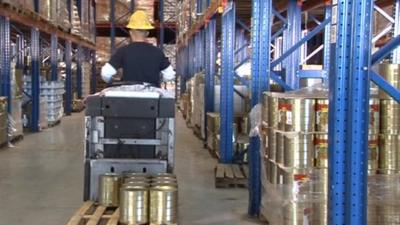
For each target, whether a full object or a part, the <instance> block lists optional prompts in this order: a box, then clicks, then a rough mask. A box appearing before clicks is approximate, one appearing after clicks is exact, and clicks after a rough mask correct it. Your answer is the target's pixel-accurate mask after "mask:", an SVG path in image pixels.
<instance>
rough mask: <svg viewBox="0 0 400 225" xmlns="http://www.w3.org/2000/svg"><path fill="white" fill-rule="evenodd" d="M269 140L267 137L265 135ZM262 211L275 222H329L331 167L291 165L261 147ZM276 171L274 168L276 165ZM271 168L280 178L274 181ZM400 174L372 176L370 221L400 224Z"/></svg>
mask: <svg viewBox="0 0 400 225" xmlns="http://www.w3.org/2000/svg"><path fill="white" fill-rule="evenodd" d="M262 142H265V138H262ZM260 154H261V158H262V159H263V160H262V161H263V163H262V164H261V165H262V170H261V181H262V201H261V214H262V215H263V217H265V218H266V219H267V220H268V222H269V224H271V225H281V224H293V225H295V224H304V225H326V224H327V214H328V210H327V203H328V200H327V199H328V198H327V197H328V196H327V195H328V169H327V168H325V169H317V168H312V167H311V168H289V167H284V166H283V165H282V164H279V163H276V162H275V161H272V160H269V159H268V158H266V157H265V155H266V148H265V143H263V144H262V145H261V148H260ZM271 165H273V166H275V170H276V171H271V170H272V168H273V167H272V166H271ZM271 172H275V173H276V179H277V182H275V183H273V182H271V181H270V174H271ZM399 199H400V174H395V175H379V174H378V175H371V176H369V177H368V225H378V224H379V225H395V224H400V213H399V211H400V201H399Z"/></svg>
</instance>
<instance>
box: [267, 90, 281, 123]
mask: <svg viewBox="0 0 400 225" xmlns="http://www.w3.org/2000/svg"><path fill="white" fill-rule="evenodd" d="M266 107H267V111H268V120H267V121H268V126H269V127H272V128H278V123H279V102H278V98H277V97H274V96H271V95H268V97H267V105H266Z"/></svg>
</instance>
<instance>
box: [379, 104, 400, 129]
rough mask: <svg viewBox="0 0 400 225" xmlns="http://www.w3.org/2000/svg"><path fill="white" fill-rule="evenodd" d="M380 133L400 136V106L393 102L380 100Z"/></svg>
mask: <svg viewBox="0 0 400 225" xmlns="http://www.w3.org/2000/svg"><path fill="white" fill-rule="evenodd" d="M380 117H381V133H383V134H400V104H399V103H397V102H396V101H394V100H381V115H380Z"/></svg>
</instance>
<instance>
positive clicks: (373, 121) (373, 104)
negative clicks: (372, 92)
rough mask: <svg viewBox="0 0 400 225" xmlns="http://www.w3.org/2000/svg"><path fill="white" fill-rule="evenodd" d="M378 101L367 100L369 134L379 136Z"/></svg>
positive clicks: (374, 99) (373, 99)
mask: <svg viewBox="0 0 400 225" xmlns="http://www.w3.org/2000/svg"><path fill="white" fill-rule="evenodd" d="M379 121H380V101H379V99H378V98H371V99H369V125H368V131H369V134H379V128H380V127H379Z"/></svg>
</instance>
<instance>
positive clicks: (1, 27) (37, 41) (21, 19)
mask: <svg viewBox="0 0 400 225" xmlns="http://www.w3.org/2000/svg"><path fill="white" fill-rule="evenodd" d="M69 3H71V1H69ZM76 4H77V6H78V9H79V11H81V10H84V9H82V4H81V0H77V1H76ZM90 4H93V6H95V1H90ZM34 5H35V11H33V12H32V11H30V10H28V9H23V8H21V7H20V6H13V5H12V4H10V3H5V2H3V3H1V4H0V35H1V41H0V45H1V47H2V50H1V52H0V60H1V67H2V68H3V69H2V70H1V73H0V75H1V79H0V84H1V93H0V95H2V96H6V97H8V101H11V91H10V90H11V82H10V81H11V71H10V68H11V59H12V57H16V58H17V67H18V68H23V67H24V66H25V64H26V62H25V61H24V56H25V55H26V52H28V51H29V50H30V54H31V57H32V66H31V68H32V70H31V75H32V96H31V100H32V116H31V118H32V119H31V131H32V132H37V131H39V130H40V129H39V126H38V124H39V110H40V109H39V103H40V64H41V60H42V55H41V54H42V53H43V51H42V49H43V48H45V47H49V48H50V53H49V55H50V62H51V74H52V75H51V79H52V80H58V79H59V77H58V75H57V74H58V65H57V64H58V62H59V60H58V59H59V55H58V53H59V51H62V52H64V58H65V63H66V71H67V73H66V86H65V87H66V105H65V106H66V107H65V113H66V114H67V115H69V114H71V111H72V69H71V62H72V59H73V57H77V58H79V60H75V61H76V62H77V65H78V68H80V67H81V62H82V59H84V58H86V59H90V60H91V61H92V63H93V64H95V60H96V58H95V55H96V46H95V44H94V43H92V42H90V41H88V40H87V39H84V38H83V37H81V36H78V35H74V34H71V33H69V32H65V31H63V30H61V29H59V28H58V27H57V26H56V25H53V24H52V23H50V22H49V21H46V20H44V19H43V18H41V17H40V16H39V15H38V14H39V7H40V5H39V0H35V1H34ZM94 8H95V7H94ZM87 10H89V9H87ZM68 11H69V18H70V19H71V13H72V9H71V8H70V7H69V8H68ZM92 25H94V24H92ZM93 28H94V27H93ZM14 37H15V38H14ZM12 38H13V40H11V39H12ZM12 41H13V42H14V43H15V44H16V48H17V54H16V56H13V55H11V43H12ZM47 44H48V46H47ZM76 49H78V50H76ZM76 52H78V53H79V54H77V53H76ZM74 55H75V56H74ZM77 55H79V56H77ZM78 76H81V75H79V74H78ZM95 76H96V72H95V67H93V71H92V80H95ZM94 84H95V82H92V85H94ZM77 86H78V87H81V86H82V84H81V80H79V79H78V80H77ZM91 89H92V91H93V90H95V87H93V86H92V87H91ZM8 110H9V112H10V111H11V110H12V109H11V104H8Z"/></svg>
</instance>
